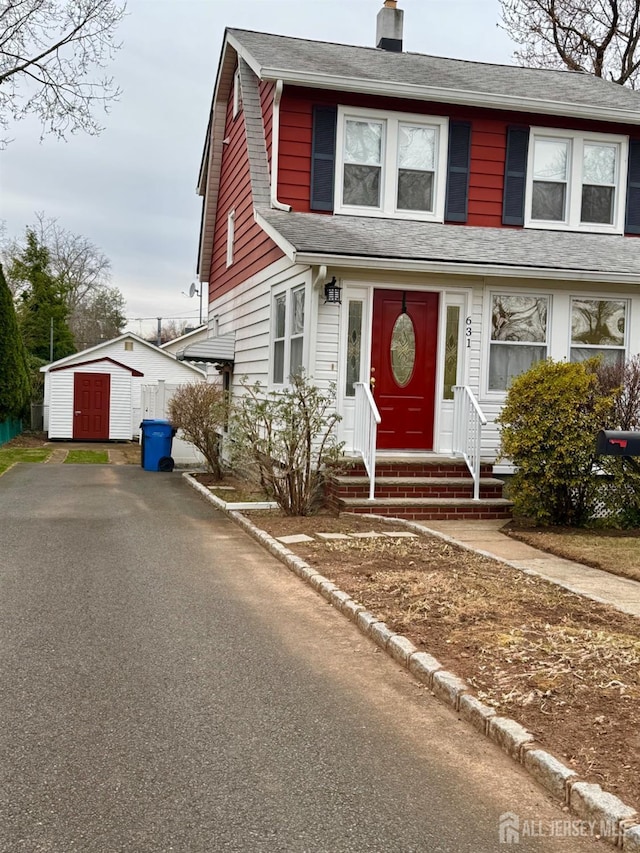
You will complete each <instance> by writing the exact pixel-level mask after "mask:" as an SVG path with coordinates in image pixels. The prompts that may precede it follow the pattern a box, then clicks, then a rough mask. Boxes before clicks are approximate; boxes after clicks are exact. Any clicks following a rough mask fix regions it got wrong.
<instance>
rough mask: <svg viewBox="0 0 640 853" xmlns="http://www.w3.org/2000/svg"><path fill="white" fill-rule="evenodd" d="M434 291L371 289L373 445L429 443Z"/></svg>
mask: <svg viewBox="0 0 640 853" xmlns="http://www.w3.org/2000/svg"><path fill="white" fill-rule="evenodd" d="M437 340H438V294H437V293H416V292H414V291H406V292H403V291H401V290H376V291H375V292H374V295H373V337H372V342H371V375H372V378H373V379H374V380H375V382H374V383H373V395H374V398H375V401H376V404H377V406H378V409H379V411H380V417H381V423H380V425H379V427H378V448H380V449H383V450H431V449H433V420H434V406H435V387H436V352H437Z"/></svg>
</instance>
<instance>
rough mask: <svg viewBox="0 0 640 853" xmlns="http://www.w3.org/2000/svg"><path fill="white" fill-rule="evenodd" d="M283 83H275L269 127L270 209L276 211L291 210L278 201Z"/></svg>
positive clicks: (287, 205) (288, 205)
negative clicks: (272, 208) (271, 117)
mask: <svg viewBox="0 0 640 853" xmlns="http://www.w3.org/2000/svg"><path fill="white" fill-rule="evenodd" d="M283 89H284V83H283V82H282V80H278V81H276V91H275V95H274V97H273V119H272V125H271V207H274V208H275V209H276V210H286V211H287V212H288V211H290V210H291V205H290V204H283V203H282V202H281V201H278V153H279V148H280V99H281V98H282V90H283Z"/></svg>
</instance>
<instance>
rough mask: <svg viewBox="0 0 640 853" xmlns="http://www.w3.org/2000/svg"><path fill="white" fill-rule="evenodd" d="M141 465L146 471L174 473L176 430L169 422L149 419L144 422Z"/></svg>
mask: <svg viewBox="0 0 640 853" xmlns="http://www.w3.org/2000/svg"><path fill="white" fill-rule="evenodd" d="M140 428H141V437H142V440H141V457H140V464H141V465H142V467H143V468H144V470H145V471H173V465H174V462H173V459H172V458H171V444H172V442H173V436H174V435H175V434H176V431H175V429H174V428H173V427H172V426H171V424H170V423H169V421H165V420H160V419H152V418H148V419H145V420H144V421H142V423H141V424H140Z"/></svg>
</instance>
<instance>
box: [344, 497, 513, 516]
mask: <svg viewBox="0 0 640 853" xmlns="http://www.w3.org/2000/svg"><path fill="white" fill-rule="evenodd" d="M337 507H338V510H339V511H340V512H356V513H361V514H369V515H389V516H393V517H395V518H410V519H421V520H423V521H424V520H429V519H431V520H434V521H435V520H440V521H449V520H451V521H455V520H456V519H462V518H466V519H503V518H504V519H510V518H511V509H512V507H513V503H512V502H511V501H508V500H506V499H505V498H489V499H486V498H485V499H482V498H481V499H480V500H478V501H474V500H469V499H463V498H380V499H378V498H376V499H375V500H373V501H370V500H366V499H363V498H339V499H338V500H337Z"/></svg>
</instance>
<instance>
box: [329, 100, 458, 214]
mask: <svg viewBox="0 0 640 853" xmlns="http://www.w3.org/2000/svg"><path fill="white" fill-rule="evenodd" d="M447 130H448V124H447V120H446V119H444V118H433V117H426V116H416V115H405V114H403V113H391V114H389V113H382V112H377V111H369V110H367V111H365V110H356V109H353V108H344V109H342V108H341V109H340V110H339V111H338V128H337V137H338V145H337V151H336V155H337V156H336V207H335V210H336V212H341V213H359V214H365V215H369V216H389V215H392V216H398V217H403V218H407V219H416V218H419V219H431V220H434V221H443V219H444V199H445V177H446V150H447Z"/></svg>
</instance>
